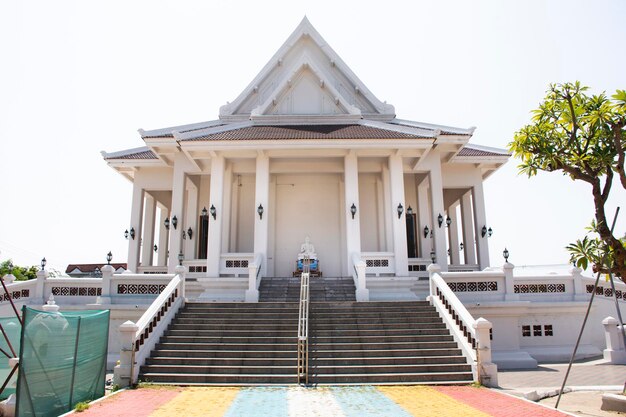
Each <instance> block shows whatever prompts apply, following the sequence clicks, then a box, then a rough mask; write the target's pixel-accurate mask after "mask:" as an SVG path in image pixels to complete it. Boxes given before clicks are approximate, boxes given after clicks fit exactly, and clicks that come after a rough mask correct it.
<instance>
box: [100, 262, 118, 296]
mask: <svg viewBox="0 0 626 417" xmlns="http://www.w3.org/2000/svg"><path fill="white" fill-rule="evenodd" d="M101 271H102V293H101V295H100V304H111V278H113V272H115V268H113V267H112V266H111V265H104V266H103V267H102V269H101Z"/></svg>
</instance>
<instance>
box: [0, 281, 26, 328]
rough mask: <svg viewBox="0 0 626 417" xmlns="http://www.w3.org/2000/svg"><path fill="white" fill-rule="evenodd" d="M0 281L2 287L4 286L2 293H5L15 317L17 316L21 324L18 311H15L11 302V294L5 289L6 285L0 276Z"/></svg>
mask: <svg viewBox="0 0 626 417" xmlns="http://www.w3.org/2000/svg"><path fill="white" fill-rule="evenodd" d="M0 282H1V283H2V288H4V293H5V294H6V295H7V298H8V299H9V302H10V303H11V307H13V311H14V312H15V317H17V320H18V321H19V322H20V324H23V323H22V318H21V317H20V315H19V313H18V312H17V308H15V304H14V303H13V297H12V296H11V294H9V290H7V286H6V285H5V283H4V278H2V277H0Z"/></svg>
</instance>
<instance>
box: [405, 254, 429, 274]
mask: <svg viewBox="0 0 626 417" xmlns="http://www.w3.org/2000/svg"><path fill="white" fill-rule="evenodd" d="M428 265H430V259H422V258H409V276H410V277H428V270H427V269H426V268H428Z"/></svg>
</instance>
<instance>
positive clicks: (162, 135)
mask: <svg viewBox="0 0 626 417" xmlns="http://www.w3.org/2000/svg"><path fill="white" fill-rule="evenodd" d="M223 125H224V123H220V124H215V125H211V126H202V127H195V128H192V129H178V130H176V131H177V132H179V133H187V132H194V131H196V130H202V129H207V128H209V127H218V126H223ZM173 137H174V133H173V132H167V133H147V132H146V133H145V134H144V135H143V136H142V138H144V139H154V138H173Z"/></svg>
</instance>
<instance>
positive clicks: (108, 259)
mask: <svg viewBox="0 0 626 417" xmlns="http://www.w3.org/2000/svg"><path fill="white" fill-rule="evenodd" d="M112 259H113V254H112V253H111V251H109V253H107V265H111V260H112ZM42 264H43V262H42ZM42 270H43V268H42Z"/></svg>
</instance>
